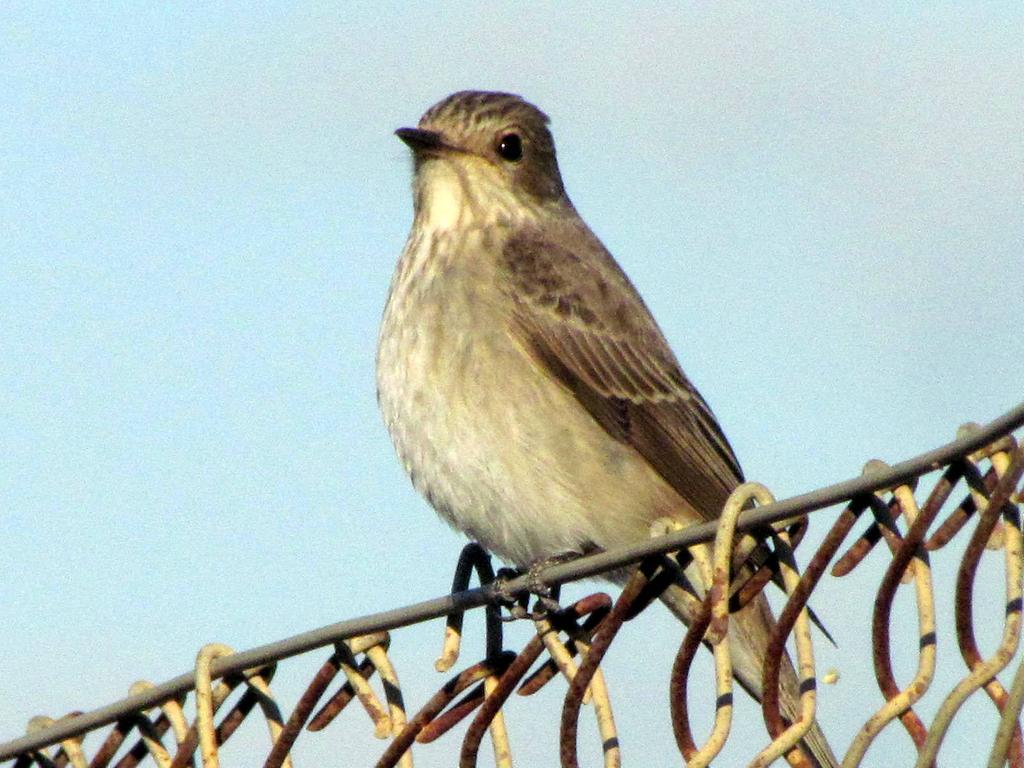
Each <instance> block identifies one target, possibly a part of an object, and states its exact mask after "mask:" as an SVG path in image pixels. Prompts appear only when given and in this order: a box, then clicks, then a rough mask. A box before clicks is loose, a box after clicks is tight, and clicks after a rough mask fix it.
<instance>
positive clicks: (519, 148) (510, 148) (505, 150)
mask: <svg viewBox="0 0 1024 768" xmlns="http://www.w3.org/2000/svg"><path fill="white" fill-rule="evenodd" d="M497 149H498V155H500V156H501V158H502V159H504V160H508V161H509V162H510V163H514V162H516V161H517V160H520V159H521V158H522V156H523V140H522V139H521V138H519V134H518V133H506V134H505V135H504V136H502V137H501V138H500V139H498V147H497Z"/></svg>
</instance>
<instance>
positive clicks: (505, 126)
mask: <svg viewBox="0 0 1024 768" xmlns="http://www.w3.org/2000/svg"><path fill="white" fill-rule="evenodd" d="M402 130H403V131H405V130H406V129H402ZM419 130H420V131H424V132H428V134H431V135H432V134H436V136H437V139H438V142H439V143H438V144H436V145H434V146H420V147H416V146H413V145H412V144H410V146H413V149H414V151H416V152H417V157H418V158H422V157H425V156H429V155H436V154H444V153H448V152H463V153H468V154H472V155H475V156H478V157H481V158H484V159H485V160H487V161H489V162H490V163H492V164H493V165H494V166H495V167H496V168H497V169H499V170H500V171H501V172H502V173H503V174H504V175H505V176H506V177H507V178H508V180H509V183H510V184H511V186H512V187H513V189H515V190H517V191H522V192H525V193H527V194H529V195H531V196H533V197H534V198H536V199H538V200H540V201H544V200H561V199H563V198H564V197H565V189H564V187H563V186H562V178H561V174H560V173H559V171H558V162H557V159H556V157H555V142H554V139H553V138H552V137H551V131H549V130H548V116H547V115H545V114H544V113H543V112H542V111H541V110H539V109H537V107H535V106H534V105H533V104H530V103H529V102H528V101H526V100H524V99H523V98H522V97H520V96H516V95H515V94H511V93H500V92H494V91H459V92H458V93H453V94H452V95H451V96H448V97H447V98H445V99H442V100H441V101H439V102H438V103H437V104H435V105H434V106H432V107H431V108H430V109H428V110H427V111H426V112H425V113H424V115H423V117H422V118H420V122H419ZM406 133H407V135H408V134H409V133H410V132H408V131H406ZM399 135H400V136H401V135H402V131H399ZM425 135H426V134H425ZM403 138H406V137H403ZM406 140H407V141H409V139H406ZM421 140H422V137H421Z"/></svg>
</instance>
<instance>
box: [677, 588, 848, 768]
mask: <svg viewBox="0 0 1024 768" xmlns="http://www.w3.org/2000/svg"><path fill="white" fill-rule="evenodd" d="M687 598H689V600H690V601H691V602H688V601H687ZM661 600H662V602H663V603H665V605H666V606H668V608H669V610H670V611H672V613H674V614H675V615H676V616H677V617H678V618H679V619H680V620H681V621H683V622H684V623H686V624H689V623H690V620H691V618H692V616H691V615H690V605H691V604H692V597H689V596H688V595H687V594H686V593H685V592H684V590H683V588H682V587H679V586H676V585H673V586H670V587H669V588H668V589H666V590H665V592H664V593H662V596H661ZM774 625H775V618H774V617H773V616H772V611H771V608H770V607H769V606H768V600H767V598H766V597H765V596H764V595H758V596H757V598H756V599H755V600H752V601H751V602H750V603H749V604H748V605H747V606H746V607H744V608H742V609H741V610H739V611H736V612H735V613H732V614H730V615H729V652H730V654H729V655H730V657H731V658H732V670H733V675H734V677H735V678H736V680H738V681H739V683H740V685H742V686H743V687H744V688H745V689H746V691H747V693H749V694H750V695H751V696H753V697H754V698H755V699H757V701H759V702H760V701H761V670H762V668H763V667H764V659H765V655H766V652H767V650H768V640H769V637H770V635H771V631H772V628H773V627H774ZM779 683H780V690H779V706H780V708H781V710H782V714H783V715H784V716H785V717H787V718H789V719H790V720H796V719H798V718H799V715H800V685H799V682H798V680H797V676H796V670H795V669H794V668H793V663H792V662H791V661H790V659H789V655H788V654H783V656H782V663H781V664H780V666H779ZM802 744H803V746H805V747H806V749H807V751H808V752H810V753H811V755H812V756H813V760H814V762H815V764H816V766H817V768H835V767H836V766H838V765H839V761H838V760H836V757H835V755H834V754H833V753H832V748H831V747H830V746H829V744H828V741H827V740H826V739H825V734H824V733H822V731H821V728H820V727H819V726H818V723H817V721H815V722H814V723H812V724H811V729H810V730H809V731H808V732H807V734H806V735H805V736H804V738H803V742H802Z"/></svg>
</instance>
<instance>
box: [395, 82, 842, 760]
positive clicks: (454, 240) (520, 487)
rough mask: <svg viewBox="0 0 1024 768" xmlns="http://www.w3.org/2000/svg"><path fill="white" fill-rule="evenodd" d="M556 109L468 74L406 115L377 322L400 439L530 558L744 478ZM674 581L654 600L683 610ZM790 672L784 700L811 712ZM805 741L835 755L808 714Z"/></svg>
mask: <svg viewBox="0 0 1024 768" xmlns="http://www.w3.org/2000/svg"><path fill="white" fill-rule="evenodd" d="M547 123H548V119H547V116H546V115H545V114H544V113H543V112H541V111H540V110H539V109H537V108H536V107H534V106H533V105H532V104H529V103H528V102H526V101H524V100H523V99H521V98H520V97H518V96H514V95H511V94H507V93H491V92H484V91H462V92H459V93H455V94H453V95H451V96H449V97H448V98H446V99H444V100H442V101H441V102H439V103H437V104H435V105H434V106H433V107H431V108H430V109H429V110H427V112H426V113H425V114H424V115H423V117H422V119H421V120H420V122H419V125H418V127H416V128H401V129H399V130H398V131H396V133H397V135H398V137H399V138H401V139H402V141H404V142H405V143H406V144H407V145H408V146H409V147H410V148H411V149H412V154H413V162H414V169H415V171H414V180H413V197H414V211H415V214H414V220H413V225H412V230H411V232H410V233H409V238H408V241H407V242H406V245H405V249H404V250H403V252H402V256H401V258H400V260H399V262H398V266H397V269H396V271H395V274H394V278H393V280H392V283H391V291H390V294H389V297H388V302H387V307H386V308H385V310H384V318H383V322H382V325H381V330H380V339H379V346H378V351H377V388H378V397H379V400H380V407H381V410H382V412H383V415H384V421H385V422H386V424H387V428H388V431H389V432H390V434H391V439H392V440H393V442H394V444H395V448H396V449H397V451H398V455H399V456H400V458H401V460H402V463H403V464H404V465H405V468H406V470H407V471H408V473H409V475H410V476H411V477H412V481H413V483H414V485H415V487H416V488H417V489H418V490H419V491H420V492H421V493H422V494H423V495H424V496H426V498H427V500H428V501H429V502H430V504H431V505H432V506H433V507H434V509H436V510H437V512H438V513H439V514H440V515H441V517H442V518H444V519H445V520H446V521H447V522H449V523H450V524H451V525H453V526H454V527H456V528H458V529H459V530H461V531H463V532H465V533H466V534H467V535H468V536H469V537H470V538H471V539H473V540H475V541H477V542H479V543H480V544H482V545H483V546H484V547H486V548H487V549H488V550H490V551H491V552H493V553H495V554H496V555H498V556H499V557H501V558H503V559H504V560H506V561H508V562H511V563H513V564H515V565H516V566H519V567H521V568H529V567H530V566H533V565H535V564H537V563H538V562H543V561H545V560H546V559H550V558H553V557H556V556H560V555H563V554H565V553H573V552H576V553H580V552H587V551H590V550H593V549H595V548H601V549H612V548H615V547H618V546H622V545H626V544H633V543H636V542H639V541H642V540H645V539H647V538H648V537H649V535H650V527H651V523H652V522H653V521H655V520H657V519H659V518H671V519H674V520H676V521H678V522H679V523H681V524H684V525H688V524H692V523H697V522H702V521H706V520H712V519H714V518H716V517H717V516H718V514H719V513H720V510H721V508H722V506H723V504H724V503H725V500H726V498H727V497H728V495H729V493H730V492H731V491H732V490H733V489H734V488H736V486H737V485H738V484H739V483H740V482H742V479H743V475H742V472H741V470H740V466H739V463H738V462H737V460H736V457H735V456H734V454H733V451H732V449H731V447H730V446H729V443H728V441H727V440H726V438H725V436H724V435H723V434H722V430H721V429H720V428H719V426H718V422H717V421H716V420H715V417H714V415H713V414H712V412H711V409H710V408H709V407H708V404H707V403H706V402H705V401H704V398H702V397H701V396H700V394H699V393H698V392H697V390H696V389H695V388H694V387H693V385H692V384H691V383H690V381H689V380H688V379H687V378H686V376H685V374H684V373H683V371H682V369H681V368H680V366H679V363H678V362H677V361H676V358H675V355H673V353H672V350H671V349H670V348H669V345H668V343H667V342H666V340H665V337H664V335H663V334H662V332H661V330H660V329H659V328H658V325H657V323H656V322H655V321H654V318H653V317H652V315H651V313H650V311H649V310H648V309H647V306H646V305H645V304H644V302H643V299H642V298H641V297H640V295H639V293H637V291H636V289H635V288H634V287H633V285H632V284H631V283H630V281H629V279H628V278H627V277H626V275H625V274H624V273H623V271H622V270H621V269H620V267H619V266H618V264H617V263H616V262H615V260H614V259H613V258H612V256H611V254H609V253H608V251H607V250H606V249H605V248H604V246H603V245H602V244H601V242H600V241H599V240H598V239H597V237H596V236H595V235H594V234H593V232H591V231H590V228H589V227H588V226H587V225H586V223H585V222H584V221H583V219H581V218H580V216H579V214H578V213H577V212H576V209H575V208H574V207H573V205H572V203H571V202H570V201H569V197H568V196H567V195H566V192H565V188H564V187H563V185H562V178H561V175H560V173H559V170H558V164H557V162H556V159H555V146H554V142H553V140H552V137H551V133H550V131H549V130H548V127H547ZM681 591H682V590H681V587H678V586H676V587H670V588H669V590H667V591H666V592H665V594H664V595H663V597H662V600H663V601H664V602H665V603H666V604H667V605H668V607H669V608H670V609H671V610H672V611H673V612H674V613H676V614H677V615H678V616H679V617H680V618H681V619H683V620H684V621H686V620H689V619H690V618H691V617H690V610H689V608H688V606H687V604H686V603H685V601H684V599H683V595H682V594H681ZM773 624H774V619H773V618H772V614H771V610H770V608H769V606H768V603H767V600H766V599H765V597H764V596H763V595H762V596H759V597H758V598H757V599H756V600H754V601H753V602H752V603H750V604H749V605H748V606H747V607H746V608H744V609H742V610H740V611H739V612H737V613H735V614H733V616H732V617H731V620H730V626H729V647H730V655H731V657H732V661H733V666H734V674H735V676H736V678H737V679H738V680H739V681H740V682H741V683H742V685H743V687H744V688H746V689H747V691H749V692H750V693H751V694H752V695H753V696H754V697H755V698H758V699H760V697H761V667H762V662H763V659H764V655H765V649H766V647H767V643H768V637H769V634H770V631H771V628H772V626H773ZM798 698H799V690H798V682H797V678H796V674H795V672H794V670H793V667H792V665H791V663H790V662H789V660H788V659H785V660H784V665H783V669H782V689H781V696H780V699H781V705H782V709H783V713H784V714H786V715H787V716H789V717H791V718H793V717H796V716H797V714H798V713H799V704H798ZM805 744H806V745H807V746H808V748H809V749H810V750H811V751H812V752H813V754H814V756H815V758H816V760H817V762H818V764H819V765H820V766H823V767H824V766H832V765H835V764H836V761H835V758H834V756H833V755H832V752H831V750H830V749H829V746H828V743H827V741H826V740H825V737H824V735H823V734H822V733H821V731H820V729H819V728H818V727H817V725H816V724H815V726H814V728H813V730H812V731H811V732H810V733H809V734H808V735H807V737H806V739H805Z"/></svg>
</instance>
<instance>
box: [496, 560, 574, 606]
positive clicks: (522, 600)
mask: <svg viewBox="0 0 1024 768" xmlns="http://www.w3.org/2000/svg"><path fill="white" fill-rule="evenodd" d="M577 557H579V554H578V553H575V552H565V553H562V554H558V555H554V556H553V557H548V558H545V559H544V560H539V561H538V562H536V563H534V564H533V565H531V566H530V567H529V568H528V569H527V570H526V571H517V570H515V569H514V568H502V569H500V570H499V571H498V573H497V576H496V577H495V581H496V582H497V593H498V595H499V597H500V598H501V601H502V604H503V605H505V606H506V607H507V608H508V611H509V615H508V616H507V617H503V618H504V620H505V621H515V620H517V619H532V620H534V621H536V620H537V619H541V618H544V617H546V616H549V615H551V614H558V613H561V612H562V611H563V610H565V609H564V608H563V607H562V604H561V603H559V602H558V593H559V589H560V587H559V585H557V584H556V585H555V586H548V585H547V584H545V583H544V582H543V581H542V580H541V574H542V573H543V572H544V571H545V570H546V569H547V568H549V567H551V566H552V565H558V564H560V563H566V562H569V561H570V560H575V559H576V558H577ZM520 576H526V578H527V585H526V588H525V590H524V589H517V590H510V589H509V588H508V586H507V585H508V583H509V582H510V581H512V580H513V579H516V578H519V577H520ZM530 595H533V596H535V597H536V598H537V599H536V601H535V602H534V604H533V610H532V611H530V610H527V605H528V603H529V598H530Z"/></svg>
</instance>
